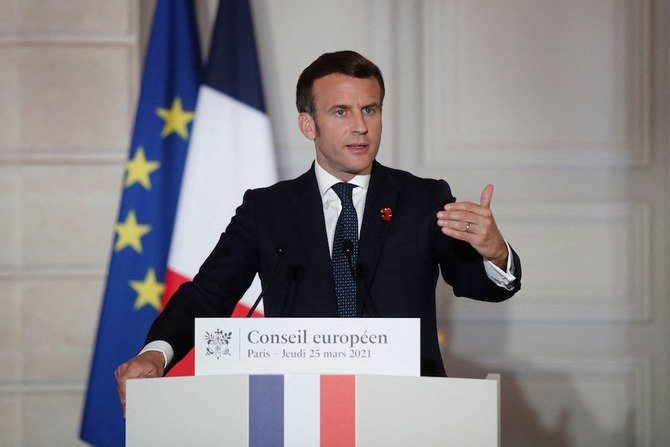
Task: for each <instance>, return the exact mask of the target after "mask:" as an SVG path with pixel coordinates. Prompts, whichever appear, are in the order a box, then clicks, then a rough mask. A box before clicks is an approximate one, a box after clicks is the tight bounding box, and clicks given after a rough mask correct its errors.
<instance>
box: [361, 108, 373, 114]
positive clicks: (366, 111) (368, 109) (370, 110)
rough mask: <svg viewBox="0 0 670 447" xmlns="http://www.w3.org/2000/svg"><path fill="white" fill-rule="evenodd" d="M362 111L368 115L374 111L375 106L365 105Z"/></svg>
mask: <svg viewBox="0 0 670 447" xmlns="http://www.w3.org/2000/svg"><path fill="white" fill-rule="evenodd" d="M363 112H365V113H367V114H368V115H370V114H372V113H375V108H374V107H366V108H364V109H363Z"/></svg>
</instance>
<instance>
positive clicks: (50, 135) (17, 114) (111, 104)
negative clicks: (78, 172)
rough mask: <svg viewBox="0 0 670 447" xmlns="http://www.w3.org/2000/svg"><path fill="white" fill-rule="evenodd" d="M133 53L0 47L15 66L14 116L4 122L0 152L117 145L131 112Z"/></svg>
mask: <svg viewBox="0 0 670 447" xmlns="http://www.w3.org/2000/svg"><path fill="white" fill-rule="evenodd" d="M133 55H134V53H133V52H132V51H130V49H129V48H125V47H122V46H121V47H116V46H113V45H112V46H105V45H103V46H91V47H89V46H85V45H81V46H79V45H72V46H70V45H64V46H60V45H50V44H48V43H47V45H46V46H32V45H28V46H25V47H21V48H14V47H2V46H0V59H3V60H8V61H9V62H10V64H11V65H10V67H11V68H4V69H3V71H12V73H9V76H8V81H9V82H11V84H7V85H5V86H4V88H7V89H9V90H11V91H15V92H17V93H16V98H15V99H16V101H14V103H13V104H11V103H10V104H3V105H1V106H0V107H2V108H3V109H6V110H10V111H11V112H8V111H6V112H2V114H9V115H11V116H12V117H13V118H12V119H10V120H9V121H8V122H0V151H4V152H17V151H19V150H22V151H26V150H28V149H38V150H54V149H55V150H58V149H61V150H63V149H70V150H72V149H74V150H82V149H88V150H90V149H94V148H98V149H102V150H110V149H118V148H121V147H125V146H126V145H127V144H128V140H129V133H130V126H129V124H130V121H129V120H128V117H129V116H132V115H133V114H132V113H131V111H130V109H129V106H130V104H131V102H132V101H131V100H130V95H131V92H132V90H131V82H130V79H129V76H128V73H129V72H130V70H131V67H132V66H133V61H132V56H133Z"/></svg>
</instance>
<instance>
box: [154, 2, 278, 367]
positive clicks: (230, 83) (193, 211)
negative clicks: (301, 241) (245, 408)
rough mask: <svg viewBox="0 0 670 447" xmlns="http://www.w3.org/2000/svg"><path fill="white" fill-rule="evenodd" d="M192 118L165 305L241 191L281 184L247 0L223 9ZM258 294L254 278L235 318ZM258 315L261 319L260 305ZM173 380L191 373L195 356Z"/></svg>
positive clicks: (184, 362) (201, 258)
mask: <svg viewBox="0 0 670 447" xmlns="http://www.w3.org/2000/svg"><path fill="white" fill-rule="evenodd" d="M195 117H196V118H195V122H194V126H193V133H192V137H191V142H190V146H189V150H188V156H187V159H186V165H185V168H184V177H183V181H182V188H181V194H180V197H179V204H178V207H177V216H176V219H175V227H174V232H173V234H172V243H171V245H170V254H169V257H168V270H167V274H166V279H165V294H164V295H163V307H165V305H166V304H167V302H168V300H169V299H170V297H171V296H172V294H173V293H174V292H175V291H176V290H177V288H178V287H179V285H180V284H182V283H183V282H186V281H190V280H191V279H192V278H193V277H194V276H195V274H196V273H197V272H198V269H199V268H200V265H201V264H202V262H203V261H204V260H205V258H206V257H207V256H208V255H209V253H210V252H211V250H212V248H213V247H214V246H215V245H216V242H217V241H218V239H219V237H220V235H221V233H222V232H223V231H224V230H225V227H226V225H227V224H228V222H230V220H231V218H232V217H233V215H234V213H235V209H236V208H237V206H239V205H240V203H241V200H242V196H243V194H244V192H245V191H246V190H247V189H250V188H259V187H263V186H268V185H271V184H273V183H276V182H277V168H276V158H275V152H274V148H273V144H272V130H271V125H270V120H269V118H268V116H267V114H266V113H265V104H264V101H263V92H262V88H261V77H260V69H259V65H258V57H257V54H256V42H255V38H254V30H253V22H252V17H251V11H250V8H249V3H248V1H247V0H221V2H220V3H219V10H218V14H217V18H216V23H215V25H214V30H213V33H212V45H211V48H210V53H209V61H208V65H207V69H206V72H205V74H204V76H203V83H202V85H201V87H200V89H199V92H198V101H197V106H196V111H195ZM260 290H261V288H260V281H259V279H258V277H257V278H256V279H255V280H254V283H253V284H252V286H251V288H250V289H249V290H248V291H247V293H246V295H245V296H244V297H242V298H241V300H240V302H239V304H238V306H237V308H236V309H235V312H234V313H233V316H242V315H246V313H247V312H248V310H249V309H250V308H251V305H252V304H253V300H254V298H255V297H256V296H257V295H258V294H259V293H260ZM255 315H256V316H262V307H261V308H259V309H257V311H256V313H255ZM168 375H170V376H180V375H193V351H191V353H190V354H189V355H188V356H187V357H186V358H184V360H182V361H181V362H180V363H178V364H177V365H175V367H174V368H172V370H170V372H169V374H168Z"/></svg>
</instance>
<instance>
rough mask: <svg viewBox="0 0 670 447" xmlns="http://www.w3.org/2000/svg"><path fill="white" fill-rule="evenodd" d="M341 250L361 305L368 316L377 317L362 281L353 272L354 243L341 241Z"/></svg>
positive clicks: (345, 240)
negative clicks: (360, 298)
mask: <svg viewBox="0 0 670 447" xmlns="http://www.w3.org/2000/svg"><path fill="white" fill-rule="evenodd" d="M341 248H342V253H344V256H345V257H346V258H347V264H349V272H351V277H352V278H354V282H355V283H356V290H358V293H360V295H361V297H362V298H363V304H364V305H365V306H367V308H368V310H369V311H370V315H372V316H373V317H378V316H379V313H378V312H377V309H376V308H375V306H374V304H372V299H371V298H370V296H369V295H368V292H367V290H366V289H365V285H364V284H363V281H362V280H361V279H360V278H359V276H358V275H356V270H354V263H353V260H352V258H353V256H354V243H353V242H351V239H344V240H342V247H341Z"/></svg>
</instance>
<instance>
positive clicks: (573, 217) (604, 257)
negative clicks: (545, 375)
mask: <svg viewBox="0 0 670 447" xmlns="http://www.w3.org/2000/svg"><path fill="white" fill-rule="evenodd" d="M497 209H498V213H497V219H498V221H499V222H500V223H501V225H502V227H504V228H505V237H506V238H508V240H510V241H512V244H513V247H514V249H515V250H517V251H518V253H520V254H521V256H522V259H523V264H522V265H523V268H522V271H523V276H522V290H521V292H520V293H519V294H518V295H517V296H516V297H515V298H514V299H512V300H510V301H508V302H505V303H501V304H497V305H494V306H492V305H490V304H487V303H480V302H474V301H471V300H464V299H457V300H455V302H454V304H453V309H452V318H453V319H456V320H457V319H460V318H466V319H470V318H474V319H494V320H509V321H514V320H517V319H521V320H532V321H548V320H549V321H555V322H558V321H570V320H587V321H592V320H599V321H620V320H645V319H648V318H649V316H650V309H651V292H650V278H651V274H650V268H651V258H650V241H651V235H650V222H649V212H650V211H649V205H648V204H646V203H637V202H611V203H574V202H572V203H568V202H566V203H530V202H526V203H523V204H513V203H499V204H498V205H497Z"/></svg>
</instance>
